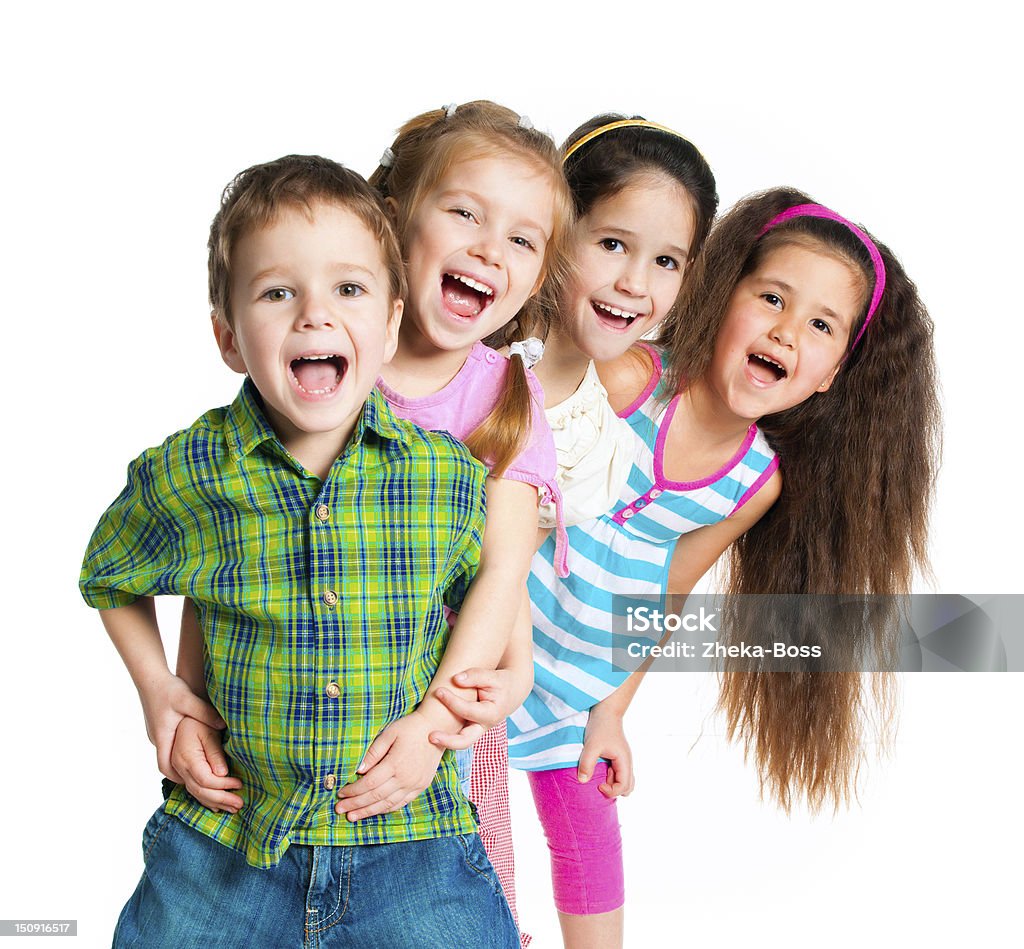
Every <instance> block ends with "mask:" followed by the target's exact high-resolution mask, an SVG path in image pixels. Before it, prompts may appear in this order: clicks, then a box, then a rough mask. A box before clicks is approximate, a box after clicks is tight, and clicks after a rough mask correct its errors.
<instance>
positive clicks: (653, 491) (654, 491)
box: [650, 488, 665, 499]
mask: <svg viewBox="0 0 1024 949" xmlns="http://www.w3.org/2000/svg"><path fill="white" fill-rule="evenodd" d="M650 493H651V498H652V499H653V498H660V497H661V496H662V494H664V493H665V492H664V491H662V490H661V488H651V492H650Z"/></svg>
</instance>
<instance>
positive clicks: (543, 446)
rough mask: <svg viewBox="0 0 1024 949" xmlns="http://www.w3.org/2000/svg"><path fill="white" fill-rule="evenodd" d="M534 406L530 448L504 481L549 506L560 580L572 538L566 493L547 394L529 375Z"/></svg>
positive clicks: (566, 568) (565, 570) (508, 470)
mask: <svg viewBox="0 0 1024 949" xmlns="http://www.w3.org/2000/svg"><path fill="white" fill-rule="evenodd" d="M526 381H527V383H528V385H529V387H530V396H531V398H532V402H533V406H532V412H531V417H530V421H531V427H530V437H529V439H528V440H527V443H526V447H525V448H524V449H523V450H522V451H521V452H520V453H519V454H518V455H516V457H515V458H513V459H512V462H511V463H510V464H509V466H508V467H507V468H506V469H505V470H504V471H503V472H502V474H501V477H502V478H508V479H510V480H512V481H522V482H524V483H526V484H532V485H534V486H535V487H536V488H537V492H538V495H539V500H540V504H541V505H547V506H548V510H549V511H551V512H552V513H553V518H552V520H553V523H554V527H555V570H556V572H557V573H558V576H560V577H567V576H568V575H569V566H568V548H569V544H568V536H567V535H566V533H565V511H564V504H563V501H562V491H561V489H560V488H559V486H558V481H557V478H556V475H557V471H558V457H557V454H556V452H555V439H554V436H553V435H552V433H551V425H550V424H549V423H548V420H547V416H545V414H544V390H543V389H542V388H541V384H540V382H538V381H537V377H536V376H535V375H534V374H533V373H532V372H530V371H529V370H527V371H526Z"/></svg>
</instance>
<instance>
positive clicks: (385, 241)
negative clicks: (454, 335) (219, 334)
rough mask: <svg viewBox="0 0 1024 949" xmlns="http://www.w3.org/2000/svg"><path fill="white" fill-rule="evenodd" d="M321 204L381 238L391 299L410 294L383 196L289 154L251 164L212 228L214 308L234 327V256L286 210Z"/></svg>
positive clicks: (351, 177)
mask: <svg viewBox="0 0 1024 949" xmlns="http://www.w3.org/2000/svg"><path fill="white" fill-rule="evenodd" d="M317 202H325V203H328V204H336V205H339V206H341V207H343V208H345V209H346V210H348V211H351V212H352V213H353V214H354V215H355V216H356V217H358V218H359V220H361V221H362V222H363V223H364V224H365V225H366V227H367V228H368V229H369V231H370V233H371V234H373V236H374V237H375V238H376V239H377V243H378V245H379V247H380V252H381V258H382V259H383V261H384V266H385V268H386V269H387V271H388V276H389V287H388V289H389V291H390V295H391V299H392V300H395V299H404V297H405V295H406V283H405V267H404V265H403V263H402V253H401V250H400V249H399V246H398V239H397V238H396V237H395V232H394V229H393V227H392V226H391V221H390V219H389V217H388V214H387V212H386V211H385V209H384V205H383V202H382V200H381V197H380V195H379V194H378V193H377V192H376V191H375V190H374V189H373V188H371V187H370V186H369V185H368V184H367V183H366V182H365V181H364V180H363V178H361V177H360V176H359V175H358V174H356V173H355V172H354V171H351V170H349V169H348V168H345V167H344V166H343V165H340V164H338V162H336V161H331V160H330V159H329V158H321V157H320V156H319V155H286V156H285V157H284V158H278V159H277V160H276V161H270V162H265V163H264V164H261V165H253V166H252V167H251V168H246V169H245V171H243V172H241V173H240V174H238V175H236V176H235V177H234V178H233V179H232V181H231V183H230V184H229V185H228V186H227V187H226V188H225V189H224V194H223V195H222V196H221V202H220V210H219V211H218V212H217V215H216V217H214V219H213V223H212V224H211V225H210V240H209V244H208V247H209V283H210V305H211V306H212V307H213V309H214V311H215V312H217V313H220V314H222V315H223V317H224V319H225V320H227V322H228V324H229V325H230V324H231V252H232V250H233V248H234V246H235V244H236V243H237V241H238V240H239V239H240V238H241V237H242V235H243V234H245V233H247V232H248V231H250V230H254V229H259V228H262V227H266V226H267V225H268V224H270V223H272V222H273V220H274V218H275V217H276V216H277V214H278V212H279V211H280V210H281V209H282V208H284V207H298V208H301V209H304V210H306V211H307V212H310V213H311V212H312V209H313V207H314V205H315V204H317Z"/></svg>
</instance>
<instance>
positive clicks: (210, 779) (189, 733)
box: [171, 718, 244, 814]
mask: <svg viewBox="0 0 1024 949" xmlns="http://www.w3.org/2000/svg"><path fill="white" fill-rule="evenodd" d="M171 765H172V766H173V767H174V769H175V770H176V771H177V772H178V773H179V774H180V775H181V776H182V781H181V782H180V783H183V784H184V785H185V789H186V790H187V791H188V793H189V794H191V795H192V796H193V797H194V798H195V799H196V800H197V801H198V802H199V803H200V804H202V805H203V806H204V807H208V808H210V810H211V811H213V812H214V813H219V812H220V811H222V810H223V811H227V812H228V813H229V814H236V813H237V812H238V809H239V808H240V807H241V806H242V804H243V803H244V802H243V800H242V799H241V798H240V797H239V796H238V795H237V794H231V793H230V790H231V789H238V788H240V787H241V786H242V782H241V781H240V780H239V779H238V778H232V777H230V776H229V775H228V761H227V758H225V757H224V751H223V749H222V747H221V743H220V732H219V731H217V729H215V728H210V726H209V725H207V724H206V723H205V722H199V721H196V719H194V718H183V719H182V720H181V721H180V722H178V730H177V731H176V732H175V735H174V747H173V748H172V749H171Z"/></svg>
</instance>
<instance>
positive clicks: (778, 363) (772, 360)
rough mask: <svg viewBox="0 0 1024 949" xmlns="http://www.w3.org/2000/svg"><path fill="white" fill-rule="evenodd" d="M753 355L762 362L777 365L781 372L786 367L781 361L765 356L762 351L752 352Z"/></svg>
mask: <svg viewBox="0 0 1024 949" xmlns="http://www.w3.org/2000/svg"><path fill="white" fill-rule="evenodd" d="M753 355H754V358H755V359H760V360H761V361H762V362H768V363H771V364H772V365H773V366H778V367H779V368H780V369H781V370H782V371H783V372H785V371H786V367H785V366H784V365H782V363H781V362H778V361H777V360H775V359H772V357H771V356H766V355H765V354H764V353H754V354H753Z"/></svg>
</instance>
